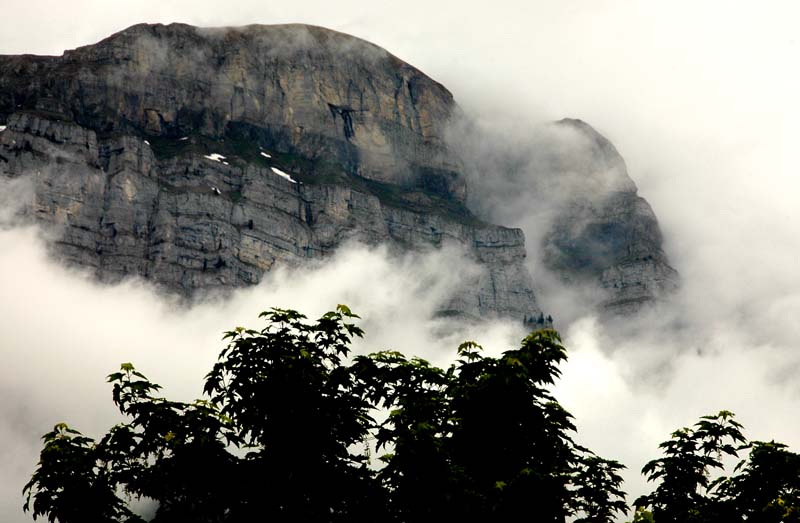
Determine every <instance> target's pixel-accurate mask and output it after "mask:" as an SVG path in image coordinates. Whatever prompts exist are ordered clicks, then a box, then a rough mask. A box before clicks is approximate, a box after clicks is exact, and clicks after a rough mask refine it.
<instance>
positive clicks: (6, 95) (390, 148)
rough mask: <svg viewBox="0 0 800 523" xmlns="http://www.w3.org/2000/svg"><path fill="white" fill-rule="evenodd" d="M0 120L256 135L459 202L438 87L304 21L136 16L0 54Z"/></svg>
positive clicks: (310, 157)
mask: <svg viewBox="0 0 800 523" xmlns="http://www.w3.org/2000/svg"><path fill="white" fill-rule="evenodd" d="M0 70H2V75H0V118H8V117H9V116H10V114H11V113H14V112H17V111H19V110H28V111H38V112H40V113H45V114H48V115H50V116H55V117H61V118H64V119H67V120H70V121H74V122H75V123H77V124H79V125H81V126H83V127H85V128H88V129H93V130H95V131H96V132H97V133H98V134H100V135H103V136H107V135H115V134H123V135H124V134H136V135H143V136H151V137H162V138H181V137H183V136H187V135H191V134H193V133H195V134H201V135H203V136H206V137H209V138H214V139H223V138H226V137H239V138H246V139H258V140H259V141H260V142H262V143H263V144H264V145H266V146H268V147H269V148H270V149H273V150H280V151H283V152H286V153H291V154H296V155H298V156H301V157H303V158H304V159H305V160H307V161H310V162H313V163H316V164H323V165H325V166H327V167H332V168H337V169H343V170H344V171H346V172H348V173H351V174H354V175H358V176H362V177H364V178H368V179H372V180H377V181H382V182H386V183H393V184H397V185H402V186H405V187H417V188H423V189H425V190H428V191H431V192H435V193H437V194H440V195H442V196H445V197H452V198H455V199H456V200H460V201H463V199H464V197H465V187H464V183H463V179H462V178H461V177H460V176H459V175H458V165H457V162H456V161H455V160H454V159H453V158H451V157H450V156H449V154H448V152H447V150H446V148H445V147H444V144H443V141H442V139H441V136H442V126H443V125H445V123H446V122H447V120H448V119H449V116H450V114H451V112H452V110H453V107H454V104H453V97H452V95H451V94H450V92H449V91H447V89H445V88H444V87H443V86H442V85H440V84H438V83H437V82H435V81H433V80H431V79H430V78H428V77H427V76H425V75H424V74H423V73H422V72H420V71H418V70H417V69H415V68H414V67H412V66H410V65H408V64H406V63H404V62H402V61H401V60H399V59H398V58H396V57H394V56H392V55H390V54H389V53H388V52H386V51H385V50H383V49H381V48H379V47H377V46H375V45H372V44H370V43H368V42H365V41H363V40H360V39H358V38H355V37H352V36H348V35H345V34H341V33H337V32H335V31H331V30H327V29H323V28H319V27H313V26H305V25H278V26H246V27H240V28H225V29H201V28H196V27H192V26H188V25H183V24H172V25H169V26H163V25H146V24H142V25H136V26H133V27H131V28H129V29H126V30H125V31H122V32H120V33H117V34H115V35H113V36H111V37H109V38H107V39H106V40H103V41H102V42H99V43H97V44H95V45H90V46H86V47H81V48H78V49H75V50H72V51H67V52H65V53H64V55H63V56H61V57H30V56H13V57H0Z"/></svg>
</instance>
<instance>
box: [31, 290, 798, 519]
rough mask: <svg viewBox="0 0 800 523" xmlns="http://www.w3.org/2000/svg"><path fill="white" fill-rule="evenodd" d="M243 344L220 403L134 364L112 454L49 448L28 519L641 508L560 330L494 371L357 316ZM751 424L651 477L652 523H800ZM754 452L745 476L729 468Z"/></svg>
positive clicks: (681, 453) (621, 511)
mask: <svg viewBox="0 0 800 523" xmlns="http://www.w3.org/2000/svg"><path fill="white" fill-rule="evenodd" d="M261 318H263V319H264V320H265V321H266V326H265V327H263V328H262V329H260V330H253V329H244V328H236V329H234V330H232V331H230V332H227V333H225V336H224V340H226V342H227V345H226V346H225V348H224V349H223V350H222V352H221V353H220V355H219V358H218V361H217V362H216V364H215V365H214V366H213V368H212V369H211V370H210V372H209V373H208V374H207V375H206V376H205V385H204V398H203V399H199V400H196V401H194V402H191V403H183V402H176V401H171V400H168V399H166V398H164V397H161V396H160V395H159V391H160V389H161V387H160V386H159V385H157V384H155V383H153V382H151V381H150V380H149V379H148V378H147V377H145V375H144V374H142V373H140V372H139V371H137V370H136V369H135V368H134V366H133V365H132V364H130V363H125V364H123V365H122V366H121V368H120V370H119V371H118V372H115V373H113V374H111V375H109V376H108V381H109V382H110V383H111V384H112V399H113V402H114V403H115V405H116V406H117V407H118V409H119V411H120V413H121V414H122V416H123V418H122V420H121V421H120V422H119V423H118V424H116V425H114V426H113V427H111V428H110V429H109V430H108V432H107V433H106V434H104V435H102V436H101V437H100V438H98V439H93V438H91V437H89V436H86V435H83V434H81V433H80V432H78V431H77V430H75V429H73V428H70V427H69V426H68V425H66V424H64V423H59V424H57V425H56V426H55V427H54V429H53V430H52V431H51V432H48V433H47V434H45V435H44V436H43V440H44V447H43V449H42V451H41V454H40V460H39V464H38V467H37V468H36V470H35V472H34V474H33V476H32V478H31V480H30V482H29V483H28V484H27V485H26V486H25V487H24V490H23V493H24V495H25V502H24V510H26V511H30V512H31V513H32V514H33V517H34V518H35V519H36V518H38V517H45V518H47V519H48V520H49V521H51V522H55V521H58V522H60V523H77V522H81V523H87V522H88V523H94V522H97V523H100V522H103V523H106V522H119V523H122V522H126V523H139V522H142V521H143V519H142V517H141V516H140V515H138V514H137V513H135V512H134V511H133V510H132V509H131V503H130V501H131V500H132V499H134V498H139V499H144V500H149V501H150V502H152V503H153V505H154V507H155V512H154V516H153V518H152V521H154V522H156V523H165V522H166V523H173V522H175V523H182V522H197V523H203V522H209V523H211V522H214V523H229V522H231V523H232V522H236V523H238V522H249V521H256V520H257V521H308V522H361V521H381V522H383V521H386V522H422V521H429V520H434V521H435V520H440V521H451V520H452V521H457V520H470V521H471V520H487V521H511V520H513V521H520V520H529V521H536V522H559V523H561V522H565V521H575V522H579V523H608V522H611V521H615V520H619V519H620V518H622V517H623V516H624V515H625V513H626V512H627V505H626V501H625V493H624V492H623V491H622V489H621V485H622V477H621V475H620V472H621V470H622V469H623V468H624V467H623V465H622V464H620V463H618V462H616V461H613V460H608V459H604V458H602V457H600V456H597V455H595V454H594V453H593V452H592V451H590V450H589V449H587V448H585V447H582V446H580V445H579V444H577V443H576V442H575V441H574V436H575V432H576V431H575V425H574V424H573V418H572V416H571V415H570V414H569V412H567V411H566V410H565V409H564V408H563V407H562V406H561V405H560V404H559V403H558V401H557V400H556V398H555V397H553V395H552V393H551V391H550V388H551V386H552V385H553V384H554V383H555V382H556V380H557V379H558V378H559V376H560V371H559V365H560V364H562V363H563V362H564V361H565V360H566V358H567V353H566V349H565V348H564V347H563V345H562V343H561V339H560V337H559V335H558V333H557V332H556V331H554V330H551V329H541V330H536V331H533V332H531V333H530V334H529V335H528V336H526V337H525V338H524V339H523V340H522V341H521V344H520V347H519V348H515V349H511V350H507V351H505V352H503V353H502V354H501V355H500V356H499V357H487V356H486V355H484V354H483V352H482V349H481V347H480V346H479V345H477V344H476V343H474V342H465V343H463V344H462V345H461V346H460V347H459V348H458V350H457V352H456V355H455V361H454V363H453V364H451V365H450V366H449V367H447V368H439V367H436V366H434V365H432V364H431V363H429V362H428V361H426V360H424V359H421V358H418V357H407V356H405V355H404V354H402V353H400V352H394V351H383V352H377V353H373V354H368V355H353V354H351V348H350V346H351V343H352V342H353V340H354V338H356V337H360V336H362V335H363V332H362V330H361V329H360V328H359V327H358V326H357V325H356V321H357V319H358V316H357V315H355V314H353V313H352V312H351V311H350V309H348V308H347V307H346V306H343V305H340V306H338V307H337V309H336V310H335V311H331V312H328V313H326V314H325V315H323V316H322V317H321V318H319V319H317V320H316V321H309V320H308V318H306V317H305V316H303V315H302V314H300V313H299V312H296V311H293V310H284V309H271V310H270V311H268V312H264V313H262V314H261ZM742 430H743V427H742V426H741V425H740V424H739V423H738V422H737V421H735V419H734V416H733V414H732V413H730V412H727V411H722V412H720V413H718V414H717V415H714V416H704V417H702V418H701V419H700V420H699V422H698V423H697V424H695V425H694V426H693V427H691V428H682V429H679V430H677V431H675V432H674V433H673V434H672V437H671V439H670V440H668V441H666V442H664V443H662V444H661V446H660V448H661V449H662V451H663V454H664V455H663V457H661V458H658V459H655V460H653V461H651V462H649V463H648V464H647V465H646V466H645V467H644V469H643V471H642V472H643V474H645V475H646V476H647V477H648V479H649V480H651V481H653V482H655V483H656V486H655V488H654V490H653V492H651V493H650V494H647V495H644V496H641V497H639V498H638V499H637V500H636V501H635V503H634V505H635V507H636V510H635V512H634V516H633V521H634V522H640V523H644V522H657V523H673V522H674V523H678V522H680V523H694V522H698V523H699V522H702V523H717V522H719V523H722V522H726V523H727V522H737V521H741V522H745V521H746V522H748V523H749V522H757V523H773V522H774V523H777V522H795V523H800V456H798V455H797V454H794V453H792V452H790V451H789V450H788V449H787V447H786V446H785V445H782V444H780V443H776V442H774V441H773V442H760V441H754V442H748V441H747V440H746V438H745V437H744V435H743V433H742ZM743 451H746V452H748V453H749V454H748V456H747V458H746V459H744V460H742V461H741V463H740V464H739V465H738V466H737V467H736V468H735V470H734V474H733V475H731V476H725V475H723V474H722V472H723V469H724V467H723V462H724V458H725V457H726V456H728V457H735V456H738V455H739V453H741V452H743Z"/></svg>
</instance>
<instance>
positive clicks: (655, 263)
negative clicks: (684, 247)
mask: <svg viewBox="0 0 800 523" xmlns="http://www.w3.org/2000/svg"><path fill="white" fill-rule="evenodd" d="M557 125H559V126H561V127H564V128H567V129H568V130H569V131H572V132H574V133H575V134H576V138H577V139H571V140H570V141H569V143H570V146H569V147H568V148H564V149H560V150H558V151H554V152H553V154H551V155H550V156H549V158H550V166H549V168H550V172H551V173H552V174H554V175H555V177H556V179H555V180H554V185H555V187H557V190H556V191H553V194H556V193H557V194H561V195H562V197H561V201H560V202H559V205H558V207H557V209H558V210H557V212H556V213H555V218H554V219H553V221H552V224H551V226H550V229H549V232H548V233H547V234H546V235H545V237H544V241H543V245H542V247H543V261H544V265H545V266H546V267H547V268H548V269H549V270H550V271H551V272H553V273H555V274H557V275H558V276H559V277H560V278H561V279H562V280H564V281H565V282H566V283H567V284H583V285H585V284H591V285H597V286H598V287H599V289H600V291H601V295H600V297H599V299H598V302H599V303H598V305H599V306H600V307H601V309H602V310H604V311H606V312H609V313H612V314H622V315H624V314H628V313H632V312H635V311H637V310H639V309H640V308H641V307H642V306H643V305H645V304H647V303H652V302H653V301H655V300H657V299H659V298H662V297H664V296H667V295H669V294H670V293H671V292H673V291H674V290H675V289H676V288H677V286H678V280H679V277H678V273H677V272H676V271H675V269H673V268H672V267H671V266H670V264H669V261H668V259H667V256H666V254H665V253H664V251H663V249H662V236H661V230H660V228H659V225H658V220H657V219H656V216H655V214H654V213H653V210H652V208H651V207H650V205H649V204H648V203H647V201H646V200H645V199H644V198H642V197H640V196H639V195H638V193H637V188H636V184H635V183H634V182H633V180H631V178H630V176H629V175H628V169H627V167H626V165H625V160H624V159H623V158H622V156H620V154H619V152H617V149H616V148H615V147H614V145H612V144H611V142H609V141H608V140H607V139H606V138H605V137H603V136H602V135H601V134H600V133H598V132H597V131H596V130H595V129H593V128H592V127H591V126H589V125H588V124H586V123H585V122H583V121H581V120H574V119H564V120H561V121H560V122H558V124H557Z"/></svg>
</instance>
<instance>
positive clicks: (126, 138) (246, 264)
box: [0, 24, 671, 321]
mask: <svg viewBox="0 0 800 523" xmlns="http://www.w3.org/2000/svg"><path fill="white" fill-rule="evenodd" d="M458 113H459V109H458V107H457V105H456V104H455V102H454V100H453V96H452V94H451V93H450V92H449V91H448V90H447V89H446V88H445V87H443V86H442V85H441V84H439V83H437V82H436V81H434V80H432V79H431V78H429V77H428V76H426V75H425V74H423V73H422V72H420V71H419V70H417V69H416V68H414V67H412V66H411V65H409V64H407V63H405V62H403V61H402V60H400V59H398V58H397V57H395V56H392V55H391V54H389V53H388V52H387V51H385V50H383V49H381V48H379V47H377V46H375V45H373V44H370V43H368V42H366V41H363V40H360V39H358V38H355V37H352V36H348V35H345V34H342V33H338V32H335V31H331V30H328V29H324V28H320V27H313V26H306V25H274V26H262V25H253V26H245V27H238V28H197V27H192V26H189V25H184V24H171V25H167V26H164V25H147V24H141V25H136V26H133V27H130V28H128V29H126V30H124V31H122V32H119V33H117V34H114V35H112V36H111V37H109V38H107V39H105V40H103V41H101V42H99V43H97V44H94V45H90V46H85V47H80V48H78V49H75V50H70V51H66V52H65V53H64V54H63V55H62V56H59V57H50V56H31V55H23V56H0V129H4V130H3V131H2V132H0V178H2V177H4V178H7V179H8V178H22V179H26V180H30V183H31V184H32V186H33V190H32V195H33V196H32V199H31V201H29V202H26V204H27V205H26V210H25V213H26V214H27V215H28V216H29V217H31V218H32V219H34V220H36V221H37V222H39V223H41V224H44V225H46V226H49V227H51V228H52V227H55V228H56V230H58V234H57V236H56V239H55V240H54V242H53V247H54V249H53V251H54V253H55V255H56V256H57V257H59V258H61V259H63V260H64V261H65V262H66V263H69V264H73V265H78V266H81V267H86V268H89V269H91V270H92V271H94V272H95V273H96V275H97V276H98V278H100V279H101V280H104V281H116V280H119V279H120V278H123V277H127V276H138V277H142V278H145V279H148V280H150V281H152V282H154V283H156V284H157V285H159V286H161V287H163V288H166V289H169V290H171V291H177V292H179V293H181V294H184V295H187V296H191V295H194V294H196V293H197V292H207V291H210V290H224V289H230V288H232V287H240V286H246V285H251V284H255V283H258V282H259V281H260V280H261V279H262V278H263V276H264V273H265V272H266V271H269V270H270V269H271V268H273V267H275V266H278V265H281V266H289V267H291V266H298V265H300V264H303V263H307V262H308V260H314V259H320V258H324V257H326V256H328V255H330V254H331V253H332V252H333V251H334V250H335V249H336V248H337V247H338V246H340V245H341V244H342V243H343V242H346V241H348V240H357V241H360V242H363V243H366V244H369V245H377V244H384V245H388V246H389V248H390V249H391V250H392V251H395V252H407V251H409V250H412V251H419V250H426V249H433V248H438V247H441V246H442V245H444V244H454V245H456V246H460V247H461V248H463V249H464V251H465V253H466V254H465V255H466V256H468V257H469V258H471V259H472V260H474V261H475V262H476V263H477V265H478V266H479V267H480V269H481V273H480V275H478V276H477V277H474V278H472V277H470V278H467V279H466V281H464V285H463V286H462V288H461V290H459V291H458V292H457V293H456V294H455V295H454V296H452V297H451V298H450V300H449V301H448V303H446V304H444V305H443V306H442V310H441V313H442V314H450V315H459V316H463V317H468V318H478V317H487V316H494V315H497V316H503V317H510V318H516V319H519V320H529V321H530V319H531V318H536V317H539V316H540V315H542V310H541V308H540V306H539V304H538V303H537V299H536V295H535V292H534V282H533V279H532V278H531V275H530V273H529V272H528V269H527V268H526V265H525V258H526V248H525V239H524V235H523V232H522V231H521V230H520V229H512V228H506V227H502V226H499V225H492V224H490V223H486V222H485V221H483V220H481V219H480V218H479V217H477V216H475V215H474V214H473V213H472V212H470V210H469V209H468V208H467V207H466V205H465V202H466V197H467V190H468V187H467V184H466V181H465V180H466V178H465V176H464V175H463V174H462V172H463V170H462V163H461V159H460V158H459V157H457V155H456V154H454V153H453V152H452V148H450V147H448V144H447V143H446V141H445V135H446V130H447V126H448V124H449V122H450V121H451V119H452V118H453V117H454V116H455V115H456V114H458ZM598 137H599V135H598ZM598 140H600V138H598ZM603 140H604V139H603ZM598 143H599V142H598ZM609 145H610V144H609ZM610 147H611V149H608V148H606V147H605V146H599V150H601V152H603V154H605V155H606V156H608V157H609V158H610V157H611V156H613V155H611V153H610V152H609V151H611V150H612V149H613V146H610ZM614 153H616V151H614ZM601 156H602V155H601ZM617 156H618V155H617ZM607 159H608V158H607ZM612 160H613V158H612ZM620 160H621V158H620ZM609 161H611V160H609ZM626 176H627V175H626ZM631 183H632V182H631ZM626 194H627V196H625V197H624V198H622V197H621V196H620V198H622V200H624V201H622V200H620V201H619V202H618V201H617V200H614V202H616V203H612V202H611V201H610V200H609V203H606V204H603V205H601V206H599V207H593V206H591V205H589V206H587V205H584V204H582V203H581V202H582V201H584V200H583V199H581V198H577V199H576V200H575V202H576V203H575V205H576V206H574V208H573V207H569V208H570V209H571V210H570V211H569V212H566V213H564V214H562V215H561V216H560V220H559V221H558V223H557V224H556V225H557V226H556V228H555V229H554V231H553V234H552V235H551V236H549V238H548V240H547V242H546V244H544V245H543V247H544V249H543V250H542V252H544V253H546V256H545V259H546V261H547V263H548V266H550V267H552V268H554V269H555V270H557V271H560V273H561V274H563V275H564V276H565V279H566V280H568V281H570V280H574V279H575V278H574V276H576V275H577V276H580V277H581V278H584V279H585V278H589V279H591V278H594V279H595V280H597V279H598V278H599V280H598V281H600V282H601V283H602V285H605V286H610V285H624V287H622V289H623V290H622V291H620V293H619V294H620V296H621V297H622V299H623V300H627V302H630V303H634V302H636V303H641V302H642V301H648V300H652V299H654V298H655V297H657V293H656V292H654V290H653V289H655V286H650V287H648V285H644V286H643V287H642V289H640V291H641V292H638V294H637V293H636V292H634V293H632V294H631V293H630V292H629V291H628V289H629V288H630V285H628V283H630V281H632V280H633V279H635V278H638V279H639V280H640V281H645V280H647V281H649V279H652V276H653V273H652V271H650V272H648V270H649V269H647V267H648V264H647V263H644V264H642V263H638V264H637V265H636V267H635V268H634V269H631V268H630V267H631V266H630V265H629V264H627V265H626V263H628V261H630V260H631V259H633V258H631V256H634V257H639V258H642V259H645V258H646V257H647V256H655V254H657V255H658V261H659V264H658V267H659V268H660V269H659V270H663V271H666V267H668V265H665V264H666V263H667V262H666V258H665V257H664V256H663V253H662V252H661V240H660V233H657V230H658V225H657V222H656V221H655V216H654V215H652V212H650V214H649V215H648V214H647V213H644V212H639V211H641V209H643V207H642V205H644V206H646V203H644V204H642V202H643V200H641V198H638V197H637V196H636V195H635V187H634V190H633V192H632V193H631V191H628V192H627V193H626ZM613 198H614V197H613V196H612V200H613ZM647 209H649V206H647ZM645 215H647V216H646V218H647V220H649V221H648V222H647V224H646V225H644V226H640V224H639V220H640V218H642V217H643V216H645ZM579 223H580V224H583V225H585V226H581V227H578V228H576V225H577V224H579ZM609 223H612V224H616V225H612V226H611V228H610V229H609V227H608V225H609ZM578 229H580V230H578ZM581 231H582V232H581ZM598 234H599V235H600V237H601V241H600V243H601V244H602V245H603V246H604V247H603V248H604V249H605V250H602V249H601V251H602V252H603V253H604V254H603V256H602V257H601V258H598V259H595V258H593V257H592V256H594V254H591V255H589V253H593V252H595V251H596V249H594V248H593V247H592V248H588V247H587V248H584V247H581V246H582V245H583V246H588V245H590V244H591V245H592V246H593V245H594V243H593V242H594V241H595V239H596V236H597V235H598ZM603 235H606V236H619V235H622V236H625V239H623V240H621V241H617V240H616V239H611V240H610V241H605V240H603V239H602V238H605V237H606V236H603ZM631 235H633V236H637V235H638V236H637V238H638V237H639V236H643V237H646V238H645V239H646V241H642V242H640V241H638V240H637V239H636V238H634V240H633V243H634V244H636V245H638V246H641V249H638V247H637V249H633V250H631V248H630V245H631V243H632V241H631V238H630V237H631ZM576 246H577V247H576ZM606 251H608V252H606ZM622 251H626V252H625V253H622V254H621V252H622ZM634 251H635V252H634ZM537 252H538V251H537ZM653 253H655V254H653ZM587 255H588V256H589V258H588V261H586V259H587ZM626 260H628V261H626ZM645 261H647V260H645ZM651 265H652V264H651ZM670 270H671V269H670ZM606 272H608V274H606ZM598 275H599V276H598ZM578 279H580V278H578ZM651 287H652V288H651ZM612 288H613V287H612ZM609 303H611V302H609ZM626 307H627V306H626ZM612 308H613V306H612Z"/></svg>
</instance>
